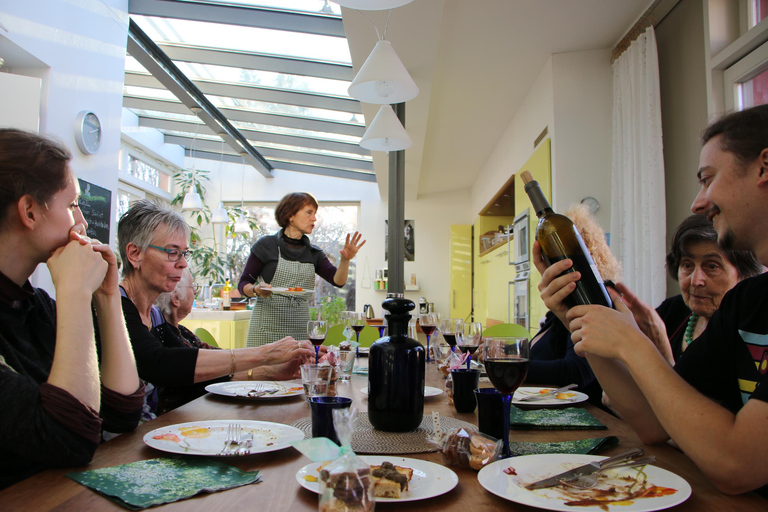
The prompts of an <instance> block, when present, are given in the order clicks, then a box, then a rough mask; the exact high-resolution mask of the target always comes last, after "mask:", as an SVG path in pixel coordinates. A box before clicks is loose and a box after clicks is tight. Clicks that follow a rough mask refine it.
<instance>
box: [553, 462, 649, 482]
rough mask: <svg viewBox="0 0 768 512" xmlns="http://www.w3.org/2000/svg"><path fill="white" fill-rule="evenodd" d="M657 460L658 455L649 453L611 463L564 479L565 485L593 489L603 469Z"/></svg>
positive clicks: (639, 464)
mask: <svg viewBox="0 0 768 512" xmlns="http://www.w3.org/2000/svg"><path fill="white" fill-rule="evenodd" d="M654 462H656V456H655V455H649V456H647V457H640V458H639V459H635V460H631V461H628V462H622V463H620V464H614V465H609V466H606V467H604V468H600V469H598V470H597V471H595V472H594V473H590V474H588V475H584V476H579V477H576V478H574V479H572V480H562V483H563V485H566V486H568V487H575V488H577V489H591V488H593V487H594V486H595V485H597V480H598V478H599V476H600V473H602V472H603V471H608V470H609V469H616V468H631V467H637V466H646V465H648V464H652V463H654Z"/></svg>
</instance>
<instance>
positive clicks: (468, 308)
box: [450, 225, 472, 320]
mask: <svg viewBox="0 0 768 512" xmlns="http://www.w3.org/2000/svg"><path fill="white" fill-rule="evenodd" d="M450 267H451V297H450V305H451V318H461V319H464V320H468V319H469V316H470V314H471V313H472V226H470V225H454V226H451V263H450Z"/></svg>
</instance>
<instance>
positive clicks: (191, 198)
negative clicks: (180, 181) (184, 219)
mask: <svg viewBox="0 0 768 512" xmlns="http://www.w3.org/2000/svg"><path fill="white" fill-rule="evenodd" d="M181 209H182V210H202V209H203V200H202V199H201V198H200V194H198V193H197V192H187V193H186V195H185V196H184V202H183V203H181Z"/></svg>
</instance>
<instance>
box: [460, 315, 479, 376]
mask: <svg viewBox="0 0 768 512" xmlns="http://www.w3.org/2000/svg"><path fill="white" fill-rule="evenodd" d="M456 342H457V345H456V346H457V347H459V350H461V352H462V353H464V354H467V370H469V369H470V367H471V365H472V354H474V353H475V351H477V349H478V347H480V344H481V343H482V342H483V324H481V323H480V322H467V323H465V324H464V325H463V329H462V330H460V331H457V332H456Z"/></svg>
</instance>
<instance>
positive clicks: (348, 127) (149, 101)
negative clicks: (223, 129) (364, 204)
mask: <svg viewBox="0 0 768 512" xmlns="http://www.w3.org/2000/svg"><path fill="white" fill-rule="evenodd" d="M123 106H124V107H126V108H140V109H144V110H157V111H160V112H172V113H175V114H189V109H188V108H187V107H186V106H184V104H182V103H177V102H174V101H166V100H158V99H153V98H138V97H134V96H123ZM219 110H220V111H221V113H223V114H225V115H226V116H227V118H228V119H232V120H233V121H242V122H244V123H254V124H265V125H269V126H284V127H287V128H294V129H297V130H311V131H316V132H326V133H340V134H343V135H351V136H353V137H362V136H363V134H365V126H362V125H358V124H352V123H341V122H335V121H321V120H318V119H306V118H301V117H297V116H288V115H279V114H270V113H264V112H253V111H248V110H239V109H235V108H220V109H219ZM212 130H214V131H215V128H212Z"/></svg>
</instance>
